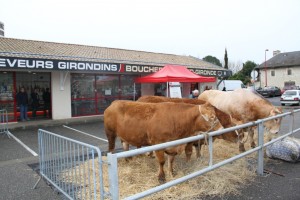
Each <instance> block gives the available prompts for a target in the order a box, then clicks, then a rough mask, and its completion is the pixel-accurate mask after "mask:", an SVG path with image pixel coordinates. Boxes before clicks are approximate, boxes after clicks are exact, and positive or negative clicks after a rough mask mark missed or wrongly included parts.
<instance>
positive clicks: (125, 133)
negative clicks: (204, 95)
mask: <svg viewBox="0 0 300 200" xmlns="http://www.w3.org/2000/svg"><path fill="white" fill-rule="evenodd" d="M222 128H223V127H222V125H221V124H220V122H219V120H218V118H216V113H215V110H214V107H213V106H211V105H210V104H203V105H190V104H180V103H159V104H157V103H142V102H132V101H122V100H116V101H114V102H113V103H112V104H111V105H110V106H109V107H108V108H107V109H106V110H105V111H104V129H105V133H106V136H107V138H108V144H109V152H113V151H114V149H115V140H116V138H117V137H119V138H120V139H121V140H123V141H124V142H126V143H128V144H130V145H133V146H137V147H140V146H150V145H155V144H160V143H164V142H168V141H173V140H177V139H182V138H186V137H190V136H194V135H196V134H197V133H198V132H199V131H203V132H206V131H209V130H219V129H222ZM186 149H190V150H192V143H190V144H187V146H186ZM164 152H166V153H167V154H171V155H172V156H173V157H174V156H175V155H176V151H174V148H170V149H162V150H158V151H155V154H156V158H157V160H158V162H159V174H158V180H159V181H160V182H165V173H164V170H163V166H164V163H165V157H164ZM170 162H171V165H170V166H169V170H170V172H171V173H172V174H173V160H172V159H171V161H170Z"/></svg>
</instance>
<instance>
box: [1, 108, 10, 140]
mask: <svg viewBox="0 0 300 200" xmlns="http://www.w3.org/2000/svg"><path fill="white" fill-rule="evenodd" d="M7 125H8V116H7V111H6V110H5V109H2V110H0V134H4V135H7V136H8V137H10V136H9V135H8V128H7Z"/></svg>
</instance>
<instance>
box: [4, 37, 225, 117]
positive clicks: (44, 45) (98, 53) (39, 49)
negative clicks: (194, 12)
mask: <svg viewBox="0 0 300 200" xmlns="http://www.w3.org/2000/svg"><path fill="white" fill-rule="evenodd" d="M83 55H84V57H83ZM167 63H169V64H170V63H173V64H175V65H176V64H177V65H184V66H187V67H188V68H189V69H190V70H191V71H193V72H195V73H196V74H198V75H201V76H210V77H217V78H222V77H227V76H230V75H231V71H229V70H225V69H222V68H221V67H218V66H215V65H212V64H209V63H206V62H203V61H202V60H200V59H196V58H193V57H189V56H176V55H171V54H159V53H151V52H141V51H130V50H122V49H110V48H102V47H90V46H84V45H69V44H60V43H51V42H42V41H29V40H19V39H12V38H0V109H6V110H7V111H8V114H9V121H19V120H20V110H19V107H18V104H17V99H16V96H17V93H18V92H19V91H20V89H21V87H23V88H24V89H25V90H26V92H27V94H28V112H27V114H28V117H29V118H30V120H35V119H37V120H38V119H48V118H49V119H67V118H72V117H80V116H91V115H100V114H103V112H104V110H105V109H106V108H107V107H108V106H109V105H110V104H111V102H112V101H114V100H117V99H120V100H134V99H138V98H139V97H140V96H142V95H165V92H166V91H165V90H166V84H165V83H161V84H160V83H158V84H135V82H134V80H135V79H136V78H138V77H141V76H145V75H148V74H151V73H154V72H157V71H159V70H160V69H161V68H163V67H164V65H166V64H167ZM210 84H212V86H213V85H214V83H210ZM206 86H207V85H203V84H202V85H199V84H197V83H183V84H182V93H183V97H187V96H188V95H189V93H190V90H191V88H199V90H201V89H203V88H204V87H206ZM47 89H49V91H50V94H51V100H50V102H49V105H47V104H46V103H45V100H44V97H43V93H44V92H45V91H46V90H47ZM33 91H37V95H38V96H39V101H38V107H37V112H36V114H37V115H36V117H35V118H33V117H34V116H33V107H32V97H31V93H32V92H33Z"/></svg>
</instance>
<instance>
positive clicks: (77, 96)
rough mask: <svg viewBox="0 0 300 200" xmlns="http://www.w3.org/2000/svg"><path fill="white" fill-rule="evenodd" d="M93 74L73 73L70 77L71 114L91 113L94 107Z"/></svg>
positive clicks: (93, 111) (93, 112)
mask: <svg viewBox="0 0 300 200" xmlns="http://www.w3.org/2000/svg"><path fill="white" fill-rule="evenodd" d="M94 83H95V76H94V75H86V74H73V75H72V78H71V97H72V116H82V115H93V114H96V109H95V92H94V90H95V89H94Z"/></svg>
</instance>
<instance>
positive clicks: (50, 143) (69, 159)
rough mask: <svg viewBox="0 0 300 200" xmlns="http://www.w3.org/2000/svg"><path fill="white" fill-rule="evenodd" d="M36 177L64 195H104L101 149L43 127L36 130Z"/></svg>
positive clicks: (86, 196) (88, 197) (80, 196)
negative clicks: (37, 150)
mask: <svg viewBox="0 0 300 200" xmlns="http://www.w3.org/2000/svg"><path fill="white" fill-rule="evenodd" d="M38 142H39V164H40V176H41V177H40V179H39V180H38V181H37V183H36V184H35V185H34V187H33V188H36V186H37V184H38V183H39V181H40V180H41V178H42V177H43V178H44V179H46V180H47V181H48V182H49V183H51V184H52V185H53V186H54V187H55V188H56V189H57V190H58V191H59V192H61V193H62V194H64V195H65V196H66V197H67V198H68V199H104V195H105V194H104V187H103V179H102V177H103V175H102V160H101V157H102V156H101V151H100V150H99V148H98V147H95V146H92V145H89V144H85V143H83V142H79V141H76V140H73V139H70V138H67V137H63V136H60V135H57V134H55V133H51V132H49V131H45V130H41V129H39V130H38Z"/></svg>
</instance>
